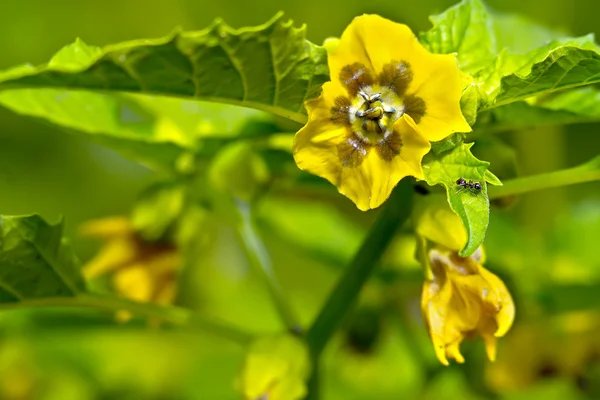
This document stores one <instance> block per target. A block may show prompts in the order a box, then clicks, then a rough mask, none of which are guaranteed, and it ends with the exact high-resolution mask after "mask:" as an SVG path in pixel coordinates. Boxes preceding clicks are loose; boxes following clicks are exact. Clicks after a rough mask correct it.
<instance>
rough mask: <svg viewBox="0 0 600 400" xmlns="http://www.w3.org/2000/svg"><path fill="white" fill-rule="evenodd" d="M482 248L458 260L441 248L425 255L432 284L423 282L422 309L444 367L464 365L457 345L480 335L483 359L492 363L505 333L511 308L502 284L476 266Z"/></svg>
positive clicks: (509, 321)
mask: <svg viewBox="0 0 600 400" xmlns="http://www.w3.org/2000/svg"><path fill="white" fill-rule="evenodd" d="M481 258H482V250H481V248H480V249H479V250H478V251H477V252H475V254H473V255H472V256H471V257H467V258H461V257H459V256H458V254H457V253H456V252H455V251H452V250H449V249H447V248H445V247H443V246H437V247H434V248H432V249H430V250H429V261H430V264H431V279H428V280H427V281H426V282H425V285H424V287H423V295H422V297H421V309H422V311H423V316H424V318H425V321H426V323H427V327H428V329H429V334H430V335H431V340H432V342H433V346H434V348H435V353H436V355H437V357H438V359H439V360H440V362H441V363H442V364H444V365H448V358H454V359H455V360H456V361H457V362H459V363H462V362H464V358H463V356H462V355H461V353H460V349H459V346H460V343H461V342H462V341H463V339H464V338H465V337H469V336H471V335H473V334H474V333H475V332H477V333H479V334H480V335H481V336H482V337H483V340H484V341H485V348H486V353H487V356H488V358H489V359H490V360H491V361H494V360H495V358H496V340H497V338H498V337H501V336H504V335H505V334H506V332H507V331H508V330H509V329H510V327H511V325H512V322H513V319H514V316H515V307H514V304H513V301H512V298H511V296H510V293H509V292H508V290H507V289H506V286H505V285H504V283H503V282H502V281H501V280H500V279H499V278H498V277H497V276H496V275H494V274H492V273H491V272H489V271H488V270H487V269H485V268H484V267H483V266H482V265H481V264H480V261H481Z"/></svg>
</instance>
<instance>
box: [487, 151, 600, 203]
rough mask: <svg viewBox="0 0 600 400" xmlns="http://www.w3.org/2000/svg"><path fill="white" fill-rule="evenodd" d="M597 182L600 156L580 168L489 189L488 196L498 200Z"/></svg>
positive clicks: (509, 182)
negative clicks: (536, 191)
mask: <svg viewBox="0 0 600 400" xmlns="http://www.w3.org/2000/svg"><path fill="white" fill-rule="evenodd" d="M597 180H600V156H598V157H596V158H594V159H592V160H591V161H588V162H587V163H585V164H583V165H580V166H578V167H574V168H568V169H563V170H560V171H555V172H549V173H547V174H539V175H532V176H526V177H523V178H517V179H512V180H510V181H506V182H504V185H503V186H494V187H489V188H488V190H489V193H488V195H489V198H490V199H497V198H501V197H507V196H512V195H516V194H521V193H527V192H532V191H534V190H542V189H550V188H553V187H559V186H566V185H574V184H576V183H583V182H592V181H597Z"/></svg>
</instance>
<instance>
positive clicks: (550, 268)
mask: <svg viewBox="0 0 600 400" xmlns="http://www.w3.org/2000/svg"><path fill="white" fill-rule="evenodd" d="M452 4H453V2H452V1H448V0H444V1H442V0H421V1H419V2H408V1H405V2H399V1H384V0H378V1H369V2H366V1H341V0H338V1H331V2H323V1H316V0H306V1H303V2H293V3H286V2H275V1H271V0H269V1H261V2H246V1H239V0H236V1H222V2H205V1H191V0H174V1H170V2H167V1H158V0H157V1H153V0H150V1H148V0H146V1H141V0H119V1H115V0H106V1H102V2H100V1H82V0H54V1H52V2H48V1H42V0H21V1H14V0H6V1H2V2H0V37H1V38H2V39H1V45H0V54H1V57H0V68H2V69H4V68H8V67H11V66H14V65H17V64H21V63H26V62H30V63H32V64H39V63H43V62H46V61H47V60H49V59H50V57H51V56H52V54H53V53H54V52H56V51H57V50H58V49H59V48H60V47H62V46H63V45H65V44H67V43H70V42H72V41H73V40H74V39H75V38H76V37H81V38H82V39H83V40H85V41H86V42H87V43H90V44H93V45H105V44H110V43H115V42H119V41H124V40H129V39H137V38H142V37H157V36H162V35H164V34H166V33H168V32H170V31H171V30H172V29H173V28H174V27H176V26H182V27H183V28H185V29H200V28H204V27H205V26H207V25H208V24H209V23H210V22H211V21H212V20H213V19H214V18H215V17H222V18H223V19H224V20H225V21H226V22H227V23H228V24H230V25H232V26H234V27H241V26H246V25H256V24H260V23H263V22H265V21H266V20H268V19H269V18H270V17H272V16H273V15H274V14H275V13H276V12H277V11H278V10H284V11H285V12H286V15H287V16H288V17H290V18H292V19H293V20H295V21H296V23H297V24H303V23H305V24H306V25H307V26H308V39H310V40H312V41H314V42H316V43H320V42H322V40H323V39H325V38H326V37H328V36H339V35H340V34H341V32H342V31H343V29H344V28H345V26H346V25H347V24H348V23H349V22H350V21H351V19H352V18H353V17H354V16H356V15H359V14H362V13H377V14H380V15H382V16H385V17H387V18H390V19H392V20H395V21H398V22H403V23H406V24H408V25H410V26H411V27H412V28H413V30H415V31H419V30H425V29H428V28H429V26H430V24H429V21H428V20H427V17H428V15H430V14H435V13H438V12H441V11H443V10H444V9H445V8H447V7H449V6H451V5H452ZM488 4H489V5H490V6H492V7H493V8H494V9H496V10H498V11H503V12H511V13H512V12H516V13H520V14H522V15H524V16H526V17H529V18H531V19H533V20H535V21H537V22H539V23H541V24H544V25H548V26H550V27H552V28H554V29H559V30H562V31H564V32H566V33H569V34H573V35H582V34H586V33H589V32H596V33H599V32H598V29H600V26H599V25H598V21H597V14H598V11H600V6H598V5H597V2H595V1H592V0H575V1H572V2H569V3H565V2H564V1H558V0H547V1H528V2H525V1H517V0H494V1H492V0H490V1H488ZM599 128H600V125H598V124H581V125H573V126H567V127H543V128H537V129H532V130H527V131H519V132H506V133H500V134H497V135H496V136H495V137H488V136H486V135H481V136H480V138H481V141H478V142H477V144H476V145H475V147H474V152H475V154H476V155H477V156H478V157H479V158H481V159H484V160H490V161H492V165H491V169H492V171H494V172H495V173H496V174H497V175H498V176H499V177H500V178H510V177H511V176H513V175H514V173H515V170H516V171H518V173H519V174H525V175H528V174H534V173H541V172H547V171H553V170H556V169H561V168H566V167H568V166H574V165H577V164H579V163H582V162H584V161H586V160H588V159H590V158H591V157H593V156H595V155H597V154H598V153H599V152H600V135H598V131H599ZM513 151H514V154H513V153H512V152H513ZM506 154H508V155H509V157H505V155H506ZM512 156H514V159H515V161H516V162H515V164H514V165H513V164H511V163H508V164H506V159H510V157H512ZM494 159H498V160H502V161H499V162H498V163H497V164H494ZM158 179H159V177H157V176H156V174H155V173H153V172H152V171H150V170H149V169H147V168H145V167H144V166H142V165H139V164H136V163H134V162H131V161H128V160H126V159H124V158H123V157H121V156H120V155H118V154H116V153H114V152H112V151H110V150H106V149H104V148H101V147H99V146H97V145H94V144H91V143H89V142H87V141H86V140H85V139H83V138H81V137H78V136H76V135H71V134H69V133H67V132H64V131H63V130H61V129H60V128H58V127H54V126H51V125H49V124H47V123H45V122H43V121H37V120H34V119H31V118H26V117H21V116H18V115H16V114H14V113H12V112H10V111H8V110H6V109H0V194H1V195H0V214H25V213H41V214H42V215H43V216H44V217H46V218H47V219H49V220H51V221H55V220H57V218H58V216H59V215H64V216H65V218H66V234H67V236H69V237H70V238H72V240H73V242H74V244H75V249H76V251H77V253H78V254H79V255H80V257H81V258H82V259H83V260H86V259H89V258H90V257H91V256H92V255H93V253H94V251H95V250H96V249H97V246H98V243H95V242H92V241H90V240H83V239H81V238H79V237H78V235H77V227H78V226H79V225H80V223H81V222H83V221H85V220H87V219H90V218H96V217H102V216H108V215H115V214H125V213H128V212H129V211H130V209H131V206H132V204H133V202H134V200H135V199H136V196H137V195H138V194H139V192H140V191H141V190H142V189H143V188H145V187H147V186H148V185H149V184H150V183H152V182H154V181H156V180H158ZM334 191H335V189H333V188H331V192H332V193H333V192H334ZM336 198H337V200H336V201H335V202H333V203H332V202H330V201H319V200H315V201H307V200H302V199H289V198H286V197H284V196H282V197H280V198H278V197H274V198H272V199H267V200H266V202H265V205H264V207H263V209H264V211H263V213H262V214H264V218H263V219H264V224H263V225H262V234H263V235H264V237H265V240H266V243H267V246H268V248H269V251H270V252H271V255H272V257H273V262H274V265H275V268H276V269H277V273H278V274H279V276H280V277H281V280H282V285H283V286H284V288H285V289H286V291H288V292H289V295H290V297H291V298H292V299H293V303H294V306H295V307H296V308H297V309H298V311H299V312H300V314H301V316H302V319H303V321H305V322H309V321H310V320H311V318H312V317H313V316H314V313H315V312H316V310H317V309H318V307H319V306H320V304H321V302H322V301H323V299H324V296H325V295H326V294H327V293H328V290H329V289H330V288H331V285H332V284H333V283H334V281H335V278H336V276H337V274H338V273H339V271H340V268H341V267H342V266H343V265H344V263H345V262H346V261H347V260H348V258H349V257H350V256H351V255H352V252H353V251H354V249H355V248H356V247H357V246H358V244H359V243H360V238H361V237H362V235H364V232H365V227H366V226H367V225H366V224H365V218H364V216H363V215H361V213H360V212H359V211H358V210H355V209H353V208H352V207H350V206H349V201H348V200H346V199H343V198H341V196H338V197H336ZM513 200H515V199H513ZM510 203H511V204H497V207H496V208H494V209H493V210H492V218H491V224H490V228H489V233H488V237H487V240H486V246H487V250H488V258H489V261H488V264H487V266H488V268H490V269H492V270H493V271H495V272H497V273H498V274H499V275H500V276H502V277H503V278H504V279H505V280H506V282H507V285H508V286H509V288H510V289H511V291H512V292H513V293H514V296H515V301H516V302H517V313H518V316H517V321H516V323H515V326H514V328H513V330H512V331H511V332H510V333H509V334H508V336H507V337H506V338H505V339H502V340H501V341H500V347H499V359H498V361H497V362H496V364H494V365H491V364H490V363H489V362H487V361H485V360H484V356H483V347H482V345H481V343H479V342H478V341H475V342H473V343H466V344H465V345H464V351H465V354H466V358H467V363H466V364H465V365H464V366H456V365H454V366H451V367H447V368H446V367H441V366H439V365H438V364H437V361H436V360H435V359H434V355H433V349H432V348H431V344H430V342H429V339H428V337H427V334H426V331H425V328H424V326H423V323H422V321H421V320H420V319H419V316H418V314H419V311H418V301H419V295H420V286H421V283H422V280H421V277H420V272H419V269H418V266H417V264H416V263H415V262H414V261H412V254H411V252H412V248H413V247H412V246H413V245H414V244H413V243H412V239H411V238H410V236H409V235H406V236H402V237H400V238H399V239H398V241H397V243H396V244H395V246H394V249H393V250H392V251H391V252H390V253H392V254H390V255H389V257H388V259H389V260H388V262H386V263H384V264H385V265H384V270H385V271H388V272H391V274H390V275H391V276H393V277H394V278H390V279H388V278H385V277H384V278H382V279H379V280H375V282H373V283H372V284H371V285H370V286H369V287H368V288H367V289H366V291H365V295H364V296H363V297H364V298H363V300H362V302H361V306H360V307H359V308H358V310H357V311H356V313H355V314H354V315H353V318H351V319H350V320H349V321H348V323H347V325H346V327H345V328H344V331H343V332H342V333H340V335H339V336H338V337H337V338H336V341H335V342H334V343H332V345H331V346H329V349H328V352H327V367H326V369H325V373H326V378H325V384H324V388H325V391H326V397H325V398H326V399H349V400H353V399H357V400H358V399H412V398H415V399H416V398H419V399H446V398H447V399H455V398H461V399H471V398H472V399H483V398H503V399H504V398H505V399H515V400H516V399H545V400H549V399H565V398H568V399H579V398H582V399H598V398H600V317H599V315H600V307H599V306H600V257H599V256H598V251H597V243H598V241H599V240H600V188H599V187H598V184H593V183H591V184H583V185H578V186H574V187H566V188H561V189H554V190H547V191H544V192H539V193H532V194H528V195H526V196H523V197H522V198H520V199H516V201H515V202H513V201H511V202H510ZM324 227H327V230H326V231H323V229H324ZM316 232H320V234H316ZM328 234H329V235H330V236H327V235H328ZM231 236H232V235H231V232H228V231H227V230H223V232H220V233H219V235H218V237H216V238H215V239H214V241H215V242H214V245H213V251H211V254H207V255H206V258H205V259H203V260H202V261H203V264H205V265H204V269H203V272H202V274H201V277H200V278H199V279H198V281H200V282H205V283H204V286H203V285H202V284H199V286H198V287H197V288H196V289H195V290H196V291H195V296H194V297H197V300H196V301H197V302H200V303H202V306H201V307H200V308H202V309H206V310H209V312H210V313H211V314H213V315H216V316H219V317H222V318H223V319H225V320H228V321H232V322H234V323H236V324H238V325H240V326H242V327H245V328H247V329H248V330H250V331H255V332H269V331H274V330H276V329H278V328H280V325H279V323H278V321H277V318H276V315H275V313H274V310H273V308H272V306H271V304H270V303H269V300H268V298H267V296H266V294H265V290H264V288H263V287H262V286H260V285H259V284H258V283H257V280H256V278H254V277H252V276H251V275H250V274H249V273H248V267H247V266H246V265H245V261H244V259H243V256H242V255H241V250H239V249H237V248H236V245H235V243H234V240H233V239H232V237H231ZM321 239H324V241H325V242H327V243H326V244H322V242H323V241H322V240H321ZM317 242H318V243H317ZM298 243H301V244H304V245H305V246H304V247H302V246H300V247H299V246H298V245H297V244H298ZM316 243H317V244H318V245H317V244H316ZM319 246H320V247H319ZM307 249H308V250H311V251H307ZM384 275H385V274H384ZM386 276H387V275H386ZM198 299H199V300H198ZM390 309H391V311H390ZM242 357H243V349H241V348H239V347H238V346H236V345H233V344H230V343H228V342H227V341H225V340H223V339H219V338H216V337H214V336H210V335H206V334H203V333H202V332H198V331H181V330H170V329H162V330H148V329H146V327H145V324H143V323H141V322H140V323H137V322H135V321H134V322H132V323H129V324H126V325H120V326H116V325H115V324H114V323H113V319H112V316H110V315H106V313H90V312H89V311H88V312H79V311H68V312H67V311H64V310H54V311H44V312H39V311H10V312H3V313H2V314H0V399H61V400H68V399H209V400H212V399H236V398H239V396H238V395H236V394H235V392H234V389H233V377H234V376H235V374H236V372H237V371H238V370H239V368H240V365H241V361H242Z"/></svg>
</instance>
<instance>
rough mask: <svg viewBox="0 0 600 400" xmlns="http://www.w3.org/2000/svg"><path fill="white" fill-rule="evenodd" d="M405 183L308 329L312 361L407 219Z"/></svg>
mask: <svg viewBox="0 0 600 400" xmlns="http://www.w3.org/2000/svg"><path fill="white" fill-rule="evenodd" d="M407 181H408V180H405V181H403V182H401V183H400V184H399V185H398V186H397V187H396V189H395V190H394V192H393V193H392V195H391V197H390V198H389V199H388V200H387V202H386V204H385V206H384V208H383V210H382V211H381V213H380V214H379V216H378V218H377V220H376V221H375V223H374V224H373V226H372V227H371V229H370V230H369V232H368V234H367V236H366V238H365V240H364V241H363V243H362V245H361V247H360V249H359V250H358V252H357V253H356V255H355V256H354V259H353V260H352V261H351V262H350V265H349V266H348V268H347V269H346V271H345V272H344V274H343V275H342V277H341V278H340V280H339V281H338V283H337V285H336V287H335V288H334V289H333V291H332V292H331V294H330V295H329V298H328V299H327V301H326V302H325V306H324V307H323V308H322V309H321V311H320V312H319V314H318V316H317V318H316V319H315V321H314V323H313V324H312V326H311V327H310V329H309V331H308V333H307V337H306V340H307V342H308V345H309V347H310V350H311V353H312V355H313V357H314V358H315V359H316V358H318V357H319V355H320V354H321V352H322V350H323V348H324V347H325V345H326V344H327V342H328V341H329V339H330V338H331V336H332V335H333V333H334V332H335V331H336V329H337V328H338V327H339V326H340V324H341V323H342V321H343V320H344V318H345V317H346V315H347V314H348V312H349V311H350V310H351V309H352V306H353V305H354V303H355V302H356V300H357V298H358V295H359V293H360V290H361V289H362V287H363V286H364V284H365V283H366V282H367V280H368V279H369V277H370V276H371V275H372V273H373V271H374V270H375V267H376V266H377V264H378V263H379V260H380V259H381V256H382V255H383V253H384V251H385V250H386V249H387V247H388V245H389V243H390V242H391V241H392V239H393V237H394V233H395V232H396V229H397V228H398V227H399V226H400V225H402V223H403V222H404V221H406V220H407V219H408V217H409V215H410V212H411V207H410V201H411V197H412V195H411V194H412V193H411V190H412V186H411V184H410V183H408V182H407Z"/></svg>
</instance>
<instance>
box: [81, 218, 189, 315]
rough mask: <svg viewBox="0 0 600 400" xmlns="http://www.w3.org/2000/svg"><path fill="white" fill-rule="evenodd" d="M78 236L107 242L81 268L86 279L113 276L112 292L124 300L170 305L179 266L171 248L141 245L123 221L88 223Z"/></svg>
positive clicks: (176, 255)
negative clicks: (106, 275) (110, 274)
mask: <svg viewBox="0 0 600 400" xmlns="http://www.w3.org/2000/svg"><path fill="white" fill-rule="evenodd" d="M81 233H82V235H85V236H93V237H99V238H102V239H105V240H106V244H105V245H104V247H102V248H101V249H100V251H99V252H98V254H97V255H96V257H94V258H93V259H92V260H90V261H89V262H88V263H87V264H86V265H85V266H84V267H83V272H84V275H85V277H86V278H87V279H94V278H96V277H98V276H101V275H105V274H109V273H112V274H113V286H114V289H115V291H116V292H117V293H118V294H119V295H121V296H123V297H126V298H128V299H131V300H135V301H139V302H150V303H156V304H170V303H172V302H173V300H174V298H175V294H176V289H177V272H178V270H179V265H180V257H179V252H178V250H177V248H176V247H175V246H174V245H172V244H169V243H151V242H146V241H144V240H143V239H142V238H140V237H139V235H138V234H137V233H136V232H135V230H134V228H133V226H132V224H131V222H130V220H129V219H127V218H125V217H112V218H105V219H99V220H93V221H89V222H87V223H86V224H85V225H84V226H82V228H81ZM130 317H131V315H130V314H129V313H128V312H126V311H121V312H119V313H118V314H117V318H118V319H119V320H122V321H123V320H127V319H129V318H130Z"/></svg>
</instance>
